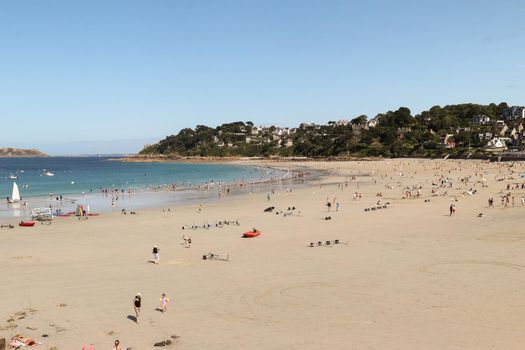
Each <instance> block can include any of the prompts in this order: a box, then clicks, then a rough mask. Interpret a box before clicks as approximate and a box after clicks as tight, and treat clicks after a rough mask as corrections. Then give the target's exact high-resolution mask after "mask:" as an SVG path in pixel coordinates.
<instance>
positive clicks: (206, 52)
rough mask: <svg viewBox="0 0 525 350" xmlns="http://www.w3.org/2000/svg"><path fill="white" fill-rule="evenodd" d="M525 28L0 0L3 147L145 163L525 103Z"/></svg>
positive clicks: (443, 9)
mask: <svg viewBox="0 0 525 350" xmlns="http://www.w3.org/2000/svg"><path fill="white" fill-rule="evenodd" d="M523 18H525V2H524V1H511V0H507V1H505V0H500V1H486V0H477V1H470V0H456V1H449V0H441V1H425V0H419V1H416V0H414V1H408V0H400V1H381V0H371V1H349V0H348V1H337V0H324V1H308V0H302V1H291V0H290V1H287V0H279V1H274V0H264V1H262V0H261V1H250V0H244V1H229V0H224V1H176V0H170V1H162V0H154V1H146V0H144V1H133V0H126V1H121V0H112V1H106V0H104V1H97V0H90V1H57V0H46V1H41V0H25V1H7V0H5V1H1V0H0V121H1V124H0V125H1V129H2V131H3V132H2V137H1V138H0V139H1V144H0V146H18V147H39V148H41V149H43V150H51V153H53V154H66V153H75V154H78V153H114V152H133V151H137V150H139V149H140V148H141V146H142V144H143V143H144V142H149V141H153V140H157V139H160V138H163V137H164V136H166V135H169V134H173V133H176V132H178V130H180V129H181V128H183V127H193V126H195V125H196V124H207V125H211V126H215V125H217V124H220V123H223V122H230V121H236V120H245V121H246V120H251V121H253V122H254V123H256V124H272V123H274V124H278V125H283V126H292V125H296V124H298V123H300V122H302V121H312V122H326V121H328V120H336V119H341V118H351V117H354V116H357V115H360V114H367V115H369V116H374V115H375V114H377V113H379V112H383V111H387V110H391V109H396V108H398V107H399V106H407V107H409V108H410V109H411V110H412V111H413V112H419V111H421V110H423V109H427V108H429V107H431V106H433V105H437V104H439V105H445V104H451V103H462V102H474V103H490V102H501V101H506V102H508V103H510V104H525V98H524V96H525V94H524V93H525V80H524V79H525V40H524V39H525V22H524V21H523ZM95 149H96V151H94V150H95ZM100 150H102V151H103V152H99V151H100Z"/></svg>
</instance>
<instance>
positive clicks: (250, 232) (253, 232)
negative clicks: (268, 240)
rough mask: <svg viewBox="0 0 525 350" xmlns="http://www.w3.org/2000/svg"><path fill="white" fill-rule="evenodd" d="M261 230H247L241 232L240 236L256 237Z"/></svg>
mask: <svg viewBox="0 0 525 350" xmlns="http://www.w3.org/2000/svg"><path fill="white" fill-rule="evenodd" d="M261 233H262V232H261V231H259V230H252V231H247V232H244V233H243V234H242V237H243V238H254V237H258V236H260V235H261Z"/></svg>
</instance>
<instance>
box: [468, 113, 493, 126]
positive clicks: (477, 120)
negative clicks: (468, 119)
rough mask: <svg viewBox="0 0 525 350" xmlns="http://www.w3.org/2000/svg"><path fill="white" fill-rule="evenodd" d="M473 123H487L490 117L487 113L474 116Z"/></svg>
mask: <svg viewBox="0 0 525 350" xmlns="http://www.w3.org/2000/svg"><path fill="white" fill-rule="evenodd" d="M472 123H474V124H476V125H486V124H489V123H490V118H489V117H488V116H486V115H485V114H479V115H475V116H474V117H472Z"/></svg>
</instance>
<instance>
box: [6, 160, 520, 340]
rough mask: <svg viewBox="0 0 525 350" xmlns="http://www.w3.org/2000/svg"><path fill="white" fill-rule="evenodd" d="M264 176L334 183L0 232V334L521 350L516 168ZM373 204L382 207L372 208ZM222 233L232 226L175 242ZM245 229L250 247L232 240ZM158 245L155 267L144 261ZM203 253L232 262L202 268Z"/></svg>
mask: <svg viewBox="0 0 525 350" xmlns="http://www.w3.org/2000/svg"><path fill="white" fill-rule="evenodd" d="M258 164H262V163H258ZM271 166H272V167H279V168H283V169H294V168H297V167H306V168H311V169H320V170H325V171H326V172H327V175H326V176H324V177H323V178H322V179H320V180H315V181H312V182H309V183H306V184H305V185H304V186H302V187H301V188H299V189H295V188H294V189H293V190H292V191H286V190H284V189H282V190H279V191H275V193H270V192H268V193H265V192H261V193H246V194H243V195H238V196H232V197H229V198H224V199H223V200H218V201H214V202H212V203H209V204H203V206H202V208H201V210H199V206H196V205H194V204H192V205H187V206H177V207H173V208H171V211H169V212H168V211H162V210H161V209H158V208H157V209H148V210H140V211H138V212H137V214H136V215H129V214H128V215H120V214H104V215H101V216H98V217H91V218H89V220H78V219H77V218H76V217H65V218H56V219H55V220H54V222H53V224H51V225H40V224H38V225H36V226H35V227H33V228H23V227H18V226H15V228H14V229H7V228H4V229H1V230H0V276H2V283H1V285H0V300H2V302H1V303H0V315H1V316H2V317H1V318H0V338H6V339H7V340H8V341H9V340H10V339H11V337H12V336H14V335H15V334H22V335H24V336H26V337H31V338H33V339H35V340H37V341H39V342H42V343H43V344H42V346H40V347H38V348H41V349H49V348H51V347H52V346H56V347H57V349H59V350H64V349H67V350H69V349H81V348H82V346H83V345H89V344H94V346H95V349H97V350H98V349H111V348H112V346H113V342H114V340H115V339H119V340H120V342H121V344H122V345H123V346H125V347H130V348H132V349H153V348H156V347H154V346H153V345H154V344H155V343H157V342H161V341H165V340H170V342H172V343H171V344H170V345H168V346H166V348H174V349H302V350H304V349H385V348H388V349H521V348H523V346H524V345H525V333H524V332H523V329H524V327H525V312H524V311H523V310H522V309H521V306H523V305H524V304H525V302H524V300H525V299H524V298H523V290H525V279H524V278H523V275H524V273H525V256H524V255H523V253H522V250H523V248H524V247H525V241H524V239H525V233H524V232H523V229H522V226H521V225H522V222H523V215H524V213H525V207H524V206H522V202H521V198H522V196H523V195H525V189H522V188H521V185H522V183H524V182H525V179H522V178H521V177H520V175H521V173H522V172H525V164H522V163H515V164H513V163H489V162H484V161H457V160H418V159H414V160H406V159H399V160H398V159H393V160H378V161H353V162H293V163H285V162H281V163H272V164H271ZM515 184H519V186H518V188H515V186H516V185H515ZM507 185H509V187H508V189H507ZM507 193H510V195H509V196H508V198H509V202H508V204H507V205H505V204H506V203H505V202H502V199H501V197H502V196H503V195H505V194H507ZM268 196H269V197H270V199H269V200H268ZM490 197H493V198H494V207H491V208H489V207H488V199H489V198H490ZM512 197H514V205H512ZM327 201H329V202H330V203H331V204H332V206H331V208H328V207H327V206H326V203H327ZM378 201H379V203H378ZM387 203H389V204H387ZM452 204H453V205H455V214H454V215H450V211H449V210H450V206H451V205H452ZM271 206H273V207H275V210H274V211H273V212H271V213H268V212H264V211H263V210H264V209H265V208H267V207H271ZM384 206H386V208H384ZM289 207H290V208H292V207H295V208H296V209H295V210H288V208H289ZM372 207H373V208H374V209H375V208H377V207H380V208H381V209H375V210H369V211H365V209H368V208H372ZM337 208H338V211H337ZM276 212H277V213H276ZM285 214H286V215H285ZM288 214H290V215H288ZM479 214H482V215H479ZM327 217H330V218H331V219H330V220H326V218H327ZM223 220H232V221H234V220H238V221H239V223H240V225H239V226H237V225H233V224H232V225H224V226H223V227H222V228H215V227H212V228H210V229H202V228H201V229H197V230H192V229H184V230H183V229H182V227H183V226H184V225H190V226H191V225H193V224H196V225H202V224H203V222H207V223H210V224H211V226H215V222H216V221H223ZM1 223H2V224H15V225H16V222H14V221H13V220H11V221H10V220H8V219H6V220H2V221H1ZM254 227H255V228H257V229H259V230H260V231H262V234H261V235H260V236H259V237H256V238H251V239H243V238H241V235H242V233H243V232H245V231H249V230H251V229H252V228H254ZM183 235H187V236H191V239H192V244H191V248H188V247H187V246H185V245H184V244H183V243H184V242H183V239H182V236H183ZM336 239H337V240H339V242H341V243H340V244H334V240H336ZM319 241H320V242H322V243H323V245H322V246H318V243H317V242H319ZM326 241H330V243H331V244H330V245H329V246H326ZM310 243H314V247H309V244H310ZM343 243H348V244H347V245H346V244H343ZM154 245H157V246H158V247H159V249H160V264H158V265H156V264H153V263H151V262H149V261H150V260H152V255H151V250H152V247H153V246H154ZM207 253H213V254H217V255H219V258H229V261H222V260H213V259H211V260H210V259H207V260H203V259H202V256H203V255H204V254H207ZM137 292H140V293H141V295H142V310H141V316H140V323H139V324H137V323H136V322H135V321H134V315H135V313H134V311H133V306H132V302H133V297H134V296H135V294H136V293H137ZM162 293H166V294H167V296H168V297H169V298H170V303H169V304H168V307H167V312H166V313H162V312H160V311H158V310H156V309H157V308H159V307H160V302H159V299H160V297H161V295H162ZM43 335H47V337H43Z"/></svg>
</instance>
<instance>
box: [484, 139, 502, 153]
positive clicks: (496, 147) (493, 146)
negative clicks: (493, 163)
mask: <svg viewBox="0 0 525 350" xmlns="http://www.w3.org/2000/svg"><path fill="white" fill-rule="evenodd" d="M485 148H486V149H487V150H492V151H504V150H506V149H507V145H505V140H503V139H501V138H499V137H494V138H492V139H491V140H490V141H489V142H488V143H487V145H486V146H485Z"/></svg>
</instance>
